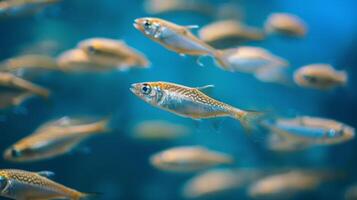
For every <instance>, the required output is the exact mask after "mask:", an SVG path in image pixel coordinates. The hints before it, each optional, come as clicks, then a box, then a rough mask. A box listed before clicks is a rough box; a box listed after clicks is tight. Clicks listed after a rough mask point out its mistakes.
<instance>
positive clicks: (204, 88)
mask: <svg viewBox="0 0 357 200" xmlns="http://www.w3.org/2000/svg"><path fill="white" fill-rule="evenodd" d="M213 88H214V85H204V86H201V87H196V89H197V90H199V91H201V92H203V93H205V94H210V93H212V90H213Z"/></svg>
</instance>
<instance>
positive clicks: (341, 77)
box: [338, 71, 348, 85]
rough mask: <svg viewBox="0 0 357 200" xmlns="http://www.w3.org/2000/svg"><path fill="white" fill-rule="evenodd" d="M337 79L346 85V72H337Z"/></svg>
mask: <svg viewBox="0 0 357 200" xmlns="http://www.w3.org/2000/svg"><path fill="white" fill-rule="evenodd" d="M338 79H339V81H340V82H341V83H342V84H343V85H346V84H347V81H348V75H347V72H346V71H341V72H339V75H338Z"/></svg>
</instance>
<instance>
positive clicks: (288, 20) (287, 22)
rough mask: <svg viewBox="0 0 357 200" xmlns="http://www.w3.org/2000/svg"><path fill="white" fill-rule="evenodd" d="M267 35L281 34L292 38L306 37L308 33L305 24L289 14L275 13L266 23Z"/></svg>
mask: <svg viewBox="0 0 357 200" xmlns="http://www.w3.org/2000/svg"><path fill="white" fill-rule="evenodd" d="M264 28H265V31H266V33H267V34H281V35H286V36H290V37H304V36H305V35H306V33H307V26H306V24H305V22H304V21H303V20H302V19H301V18H299V17H298V16H296V15H292V14H289V13H273V14H271V15H269V16H268V18H267V19H266V21H265V27H264Z"/></svg>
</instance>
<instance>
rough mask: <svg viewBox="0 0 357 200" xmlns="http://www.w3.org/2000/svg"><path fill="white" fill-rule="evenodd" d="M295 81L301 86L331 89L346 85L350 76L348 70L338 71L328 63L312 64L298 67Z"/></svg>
mask: <svg viewBox="0 0 357 200" xmlns="http://www.w3.org/2000/svg"><path fill="white" fill-rule="evenodd" d="M294 81H295V83H296V84H297V85H298V86H301V87H306V88H312V89H320V90H331V89H333V88H335V87H337V86H344V85H346V84H347V81H348V76H347V72H346V71H343V70H341V71H338V70H336V69H334V68H333V67H332V66H331V65H328V64H311V65H306V66H303V67H301V68H299V69H297V70H296V71H295V72H294Z"/></svg>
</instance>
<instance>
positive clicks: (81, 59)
mask: <svg viewBox="0 0 357 200" xmlns="http://www.w3.org/2000/svg"><path fill="white" fill-rule="evenodd" d="M57 63H58V67H59V68H60V69H61V70H63V71H65V72H73V71H75V72H80V71H88V70H94V71H103V70H110V69H111V68H112V67H111V66H103V65H99V64H97V63H94V62H92V60H91V59H90V57H89V55H88V54H86V53H85V52H84V51H83V50H82V49H70V50H67V51H65V52H63V53H61V54H60V55H59V56H58V57H57Z"/></svg>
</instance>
